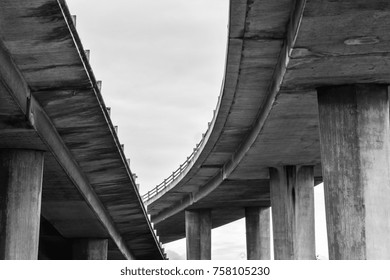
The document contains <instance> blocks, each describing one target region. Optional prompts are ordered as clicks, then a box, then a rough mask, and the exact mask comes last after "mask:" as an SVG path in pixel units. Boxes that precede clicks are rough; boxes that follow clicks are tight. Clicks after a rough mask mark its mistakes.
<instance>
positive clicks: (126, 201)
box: [0, 0, 163, 259]
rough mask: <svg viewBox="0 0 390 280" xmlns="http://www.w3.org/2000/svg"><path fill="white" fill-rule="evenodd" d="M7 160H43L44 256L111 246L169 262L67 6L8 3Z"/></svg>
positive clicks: (44, 0) (3, 18)
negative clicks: (86, 244) (11, 154)
mask: <svg viewBox="0 0 390 280" xmlns="http://www.w3.org/2000/svg"><path fill="white" fill-rule="evenodd" d="M0 150H2V151H25V150H28V151H40V152H41V153H42V155H43V158H44V160H43V162H44V163H43V166H42V174H41V175H40V176H41V177H42V178H43V180H42V182H41V189H42V192H39V196H40V197H41V198H39V199H41V202H42V207H41V209H40V211H41V214H42V217H43V218H44V219H45V222H44V223H43V225H47V226H43V228H46V229H48V230H46V231H43V232H42V233H41V237H40V240H41V241H42V246H43V247H42V251H40V256H45V257H49V258H51V257H59V258H67V256H69V254H70V253H68V252H65V251H66V250H65V251H64V254H58V253H54V255H53V254H52V253H53V250H52V249H51V248H49V247H53V245H54V244H55V245H56V246H58V247H59V248H65V247H67V245H66V244H68V243H69V242H70V243H72V242H73V241H72V240H74V239H95V240H96V239H103V240H104V239H105V240H106V241H104V242H105V244H108V253H109V254H108V255H109V257H110V256H111V257H112V258H127V259H162V258H163V251H162V249H161V247H160V244H159V242H158V240H157V237H156V236H155V234H154V231H153V228H152V225H151V224H150V222H149V220H148V217H147V214H146V211H145V208H144V206H143V203H142V201H141V199H140V196H139V194H138V189H137V187H136V186H135V183H134V180H133V177H132V175H131V174H132V173H131V171H130V169H129V166H128V163H127V160H126V158H125V156H124V152H123V150H122V148H121V145H120V142H119V140H118V137H117V135H116V132H115V129H114V126H113V125H112V122H111V120H110V116H109V112H108V111H107V108H106V106H105V104H104V101H103V98H102V95H101V93H100V88H99V86H98V83H97V81H96V79H95V77H94V75H93V72H92V69H91V67H90V64H89V62H88V59H87V56H86V54H85V52H84V49H83V46H82V44H81V41H80V38H79V37H78V34H77V31H76V28H75V25H74V23H73V21H72V17H71V15H70V13H69V10H68V8H67V6H66V3H65V1H64V0H58V1H57V0H34V1H28V0H17V1H15V0H4V1H1V3H0ZM4 170H5V167H4ZM42 175H43V176H42ZM26 184H27V185H28V182H26ZM11 185H12V183H9V184H8V186H11ZM22 185H23V184H22ZM2 187H4V188H5V186H2ZM8 190H9V192H8V193H5V194H4V193H3V194H4V195H2V196H1V198H2V200H3V202H4V201H5V202H4V203H3V205H2V207H7V205H6V203H8V197H9V195H10V194H12V188H11V187H10V188H9V189H8ZM3 210H4V209H3ZM2 213H5V212H2ZM36 217H37V222H36V223H35V225H36V226H37V227H38V228H39V217H40V215H39V213H36ZM8 218H9V219H11V218H10V217H8ZM8 218H7V219H8ZM1 228H2V227H1ZM0 240H3V239H0ZM36 240H38V239H37V238H36ZM107 240H108V241H107ZM104 242H103V243H104ZM107 242H108V243H107ZM0 243H1V242H0ZM103 243H102V244H103ZM45 244H46V245H45ZM48 244H49V245H50V246H49V245H48ZM91 244H92V243H91ZM44 247H45V248H44ZM0 248H1V246H0ZM34 255H35V257H36V255H37V252H35V253H34ZM27 258H32V256H29V257H27Z"/></svg>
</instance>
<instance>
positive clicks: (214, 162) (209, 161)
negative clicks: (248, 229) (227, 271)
mask: <svg viewBox="0 0 390 280" xmlns="http://www.w3.org/2000/svg"><path fill="white" fill-rule="evenodd" d="M229 18H230V23H229V38H228V51H227V56H226V70H225V76H224V83H223V89H222V92H221V96H220V99H219V102H218V105H217V110H216V115H215V117H214V119H213V120H212V122H211V125H210V128H209V130H208V131H207V133H206V134H205V138H204V140H203V141H202V142H201V144H200V147H199V149H198V150H197V152H196V154H195V155H194V156H193V157H191V161H190V162H188V163H186V164H185V165H184V166H186V168H185V169H184V170H183V171H181V172H180V173H179V174H177V175H176V177H175V178H173V179H172V178H171V179H172V180H171V181H172V182H171V183H170V184H169V185H167V186H165V187H164V188H161V187H160V188H159V189H158V191H157V190H154V191H151V192H150V193H149V196H148V195H146V196H145V199H146V203H147V205H148V211H149V212H150V213H151V215H152V221H153V222H154V223H155V224H156V228H157V230H158V232H159V234H160V236H161V240H162V241H163V242H169V241H173V240H177V239H179V238H182V237H184V236H185V231H184V228H185V227H184V214H183V211H185V210H192V209H202V208H207V209H211V211H212V216H213V225H212V226H213V227H214V228H215V227H218V226H221V225H223V224H225V223H229V222H231V221H234V220H236V219H238V218H242V217H244V208H245V206H252V207H268V206H271V204H272V198H271V196H270V184H269V180H270V177H271V176H270V172H269V170H270V168H279V169H280V168H285V167H289V166H294V167H296V168H299V167H301V166H312V167H313V168H314V175H313V176H314V178H312V179H313V181H314V184H318V183H319V182H321V181H322V180H324V181H325V185H326V186H327V185H329V184H330V183H329V180H331V179H330V178H329V175H326V174H329V173H328V172H329V168H332V169H333V170H334V171H335V172H336V171H339V172H341V169H340V168H338V166H335V165H331V166H329V165H328V166H325V167H324V166H322V164H323V160H324V156H325V154H331V149H336V150H337V149H338V148H339V147H338V143H337V142H332V143H333V144H334V145H333V146H327V150H324V149H323V143H321V141H323V140H321V141H320V126H319V119H320V117H321V114H319V110H318V107H319V105H318V104H319V103H318V99H317V89H318V88H327V87H332V86H339V85H340V86H341V85H356V84H371V85H373V87H372V89H373V90H372V92H371V91H370V90H367V91H366V94H371V93H372V94H374V92H375V91H376V90H375V85H385V87H387V85H388V84H389V83H390V67H389V66H390V51H389V50H390V48H389V47H390V35H389V33H388V32H387V26H388V25H389V23H390V22H389V21H390V3H389V2H388V1H385V0H374V1H364V0H357V1H330V0H329V1H322V0H321V1H320V0H307V1H305V0H296V1H292V0H291V1H289V0H278V1H256V0H255V1H246V0H241V1H231V2H230V16H229ZM340 94H343V93H342V91H340ZM362 102H363V101H362ZM351 106H353V105H351ZM351 108H356V106H355V107H351ZM351 110H352V109H351ZM381 110H382V109H380V108H379V107H378V108H376V109H375V110H373V112H370V114H371V113H372V114H377V115H378V116H380V117H378V118H385V116H384V115H383V114H382V113H381V112H382V111H381ZM351 112H352V111H351ZM362 118H364V117H362ZM333 121H334V120H333ZM340 121H341V120H340ZM359 129H363V128H359ZM359 135H360V134H359ZM340 137H342V136H340ZM362 139H363V138H362ZM362 141H363V140H362ZM367 141H371V140H369V139H367ZM363 142H364V141H363ZM321 146H322V147H321ZM321 149H322V153H321ZM357 149H358V148H357ZM371 153H373V154H375V151H374V150H373V151H371ZM383 153H384V154H385V155H387V153H388V151H387V150H386V148H384V150H383ZM361 160H362V161H364V160H369V159H364V160H363V159H361ZM332 162H333V163H334V162H335V161H333V159H332ZM381 162H382V161H381ZM385 166H387V165H386V164H385ZM323 170H325V171H326V172H323ZM354 174H355V175H356V176H357V177H356V178H353V177H349V180H350V181H351V182H354V183H353V184H355V183H356V182H357V178H358V177H359V176H361V175H358V173H354ZM372 174H374V173H372ZM346 176H347V175H346ZM382 176H384V174H382ZM340 178H341V177H340ZM343 178H344V177H343ZM340 180H341V179H340ZM385 181H386V182H387V181H388V180H387V179H386V180H385ZM327 182H328V183H327ZM338 184H341V185H342V184H343V183H342V182H341V181H340V182H338ZM288 185H289V183H286V187H287V186H288ZM333 185H335V184H333ZM357 185H359V187H362V188H363V189H364V188H366V187H363V186H362V185H361V184H360V183H356V184H355V185H354V186H355V187H356V188H357ZM386 185H389V184H387V183H386ZM343 186H344V185H343ZM371 187H373V186H371ZM271 188H272V186H271ZM325 189H326V190H327V191H335V190H334V189H332V190H331V189H330V188H328V187H326V188H325ZM271 193H272V190H271ZM385 193H387V191H386V192H385ZM150 194H153V196H152V197H151V195H150ZM289 195H292V198H294V193H291V194H289ZM386 195H387V194H386ZM374 196H375V195H374ZM292 198H291V197H290V198H289V199H292ZM333 199H335V198H333ZM337 199H340V200H342V199H341V198H337ZM347 200H348V199H347ZM374 200H375V199H374ZM362 201H365V200H364V199H363V200H362ZM367 201H368V200H367ZM327 203H328V202H327ZM343 203H344V202H343ZM345 203H346V204H348V203H347V202H345ZM364 203H365V202H364ZM364 203H363V205H364ZM367 203H371V202H367ZM387 204H388V203H387ZM327 207H328V208H329V206H327ZM362 207H364V206H362ZM378 209H381V208H380V207H379V208H378ZM378 211H380V212H381V211H384V212H386V211H387V210H386V209H381V210H378ZM293 216H294V215H292V216H291V217H293ZM378 217H380V215H379V216H378ZM380 220H383V219H380ZM173 224H175V225H178V226H177V227H172V225H173ZM385 224H386V225H387V224H388V223H385ZM328 227H329V225H328ZM363 232H364V230H363ZM332 234H333V232H332ZM374 235H375V234H374ZM344 237H345V236H344ZM340 238H341V237H340ZM289 242H292V241H291V240H289ZM387 242H389V240H387ZM347 243H348V242H347ZM333 246H335V245H334V244H333ZM364 246H365V245H364ZM364 246H363V247H364ZM363 247H362V248H363ZM364 248H365V247H364ZM294 254H296V251H294ZM335 254H336V255H337V253H335ZM340 254H341V253H340ZM340 254H339V255H337V256H336V255H333V256H332V257H333V258H340V256H341V255H340ZM354 256H355V257H356V258H366V257H367V256H366V255H364V254H355V255H354ZM383 256H384V255H377V256H376V257H380V258H382V257H383ZM296 257H297V256H296V255H294V256H293V258H296ZM372 257H373V255H372V256H371V258H372ZM341 258H346V255H343V256H342V257H341Z"/></svg>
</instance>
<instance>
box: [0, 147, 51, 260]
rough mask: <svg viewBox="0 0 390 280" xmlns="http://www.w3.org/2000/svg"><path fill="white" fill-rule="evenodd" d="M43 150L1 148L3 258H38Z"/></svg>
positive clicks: (0, 234) (0, 233) (0, 249)
mask: <svg viewBox="0 0 390 280" xmlns="http://www.w3.org/2000/svg"><path fill="white" fill-rule="evenodd" d="M43 161H44V157H43V152H40V151H31V150H12V149H7V150H0V259H5V260H36V259H37V258H38V242H39V222H40V216H41V198H42V174H43Z"/></svg>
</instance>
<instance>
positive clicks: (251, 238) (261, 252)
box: [245, 207, 271, 260]
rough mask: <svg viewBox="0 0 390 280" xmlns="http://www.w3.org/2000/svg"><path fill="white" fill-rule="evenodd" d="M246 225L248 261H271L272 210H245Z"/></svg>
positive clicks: (255, 208) (249, 208)
mask: <svg viewBox="0 0 390 280" xmlns="http://www.w3.org/2000/svg"><path fill="white" fill-rule="evenodd" d="M245 225H246V251H247V259H248V260H269V259H271V249H270V246H271V244H270V208H269V207H267V208H263V207H247V208H245Z"/></svg>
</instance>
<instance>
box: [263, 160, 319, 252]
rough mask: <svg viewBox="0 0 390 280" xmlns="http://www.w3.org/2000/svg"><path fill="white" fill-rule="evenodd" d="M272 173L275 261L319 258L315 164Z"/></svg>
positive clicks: (279, 169)
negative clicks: (315, 225)
mask: <svg viewBox="0 0 390 280" xmlns="http://www.w3.org/2000/svg"><path fill="white" fill-rule="evenodd" d="M269 172H270V188H271V206H272V225H273V238H274V258H275V260H294V259H296V260H303V259H308V260H313V259H315V235H314V233H315V232H314V171H313V167H312V166H284V167H278V168H270V171H269Z"/></svg>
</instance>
